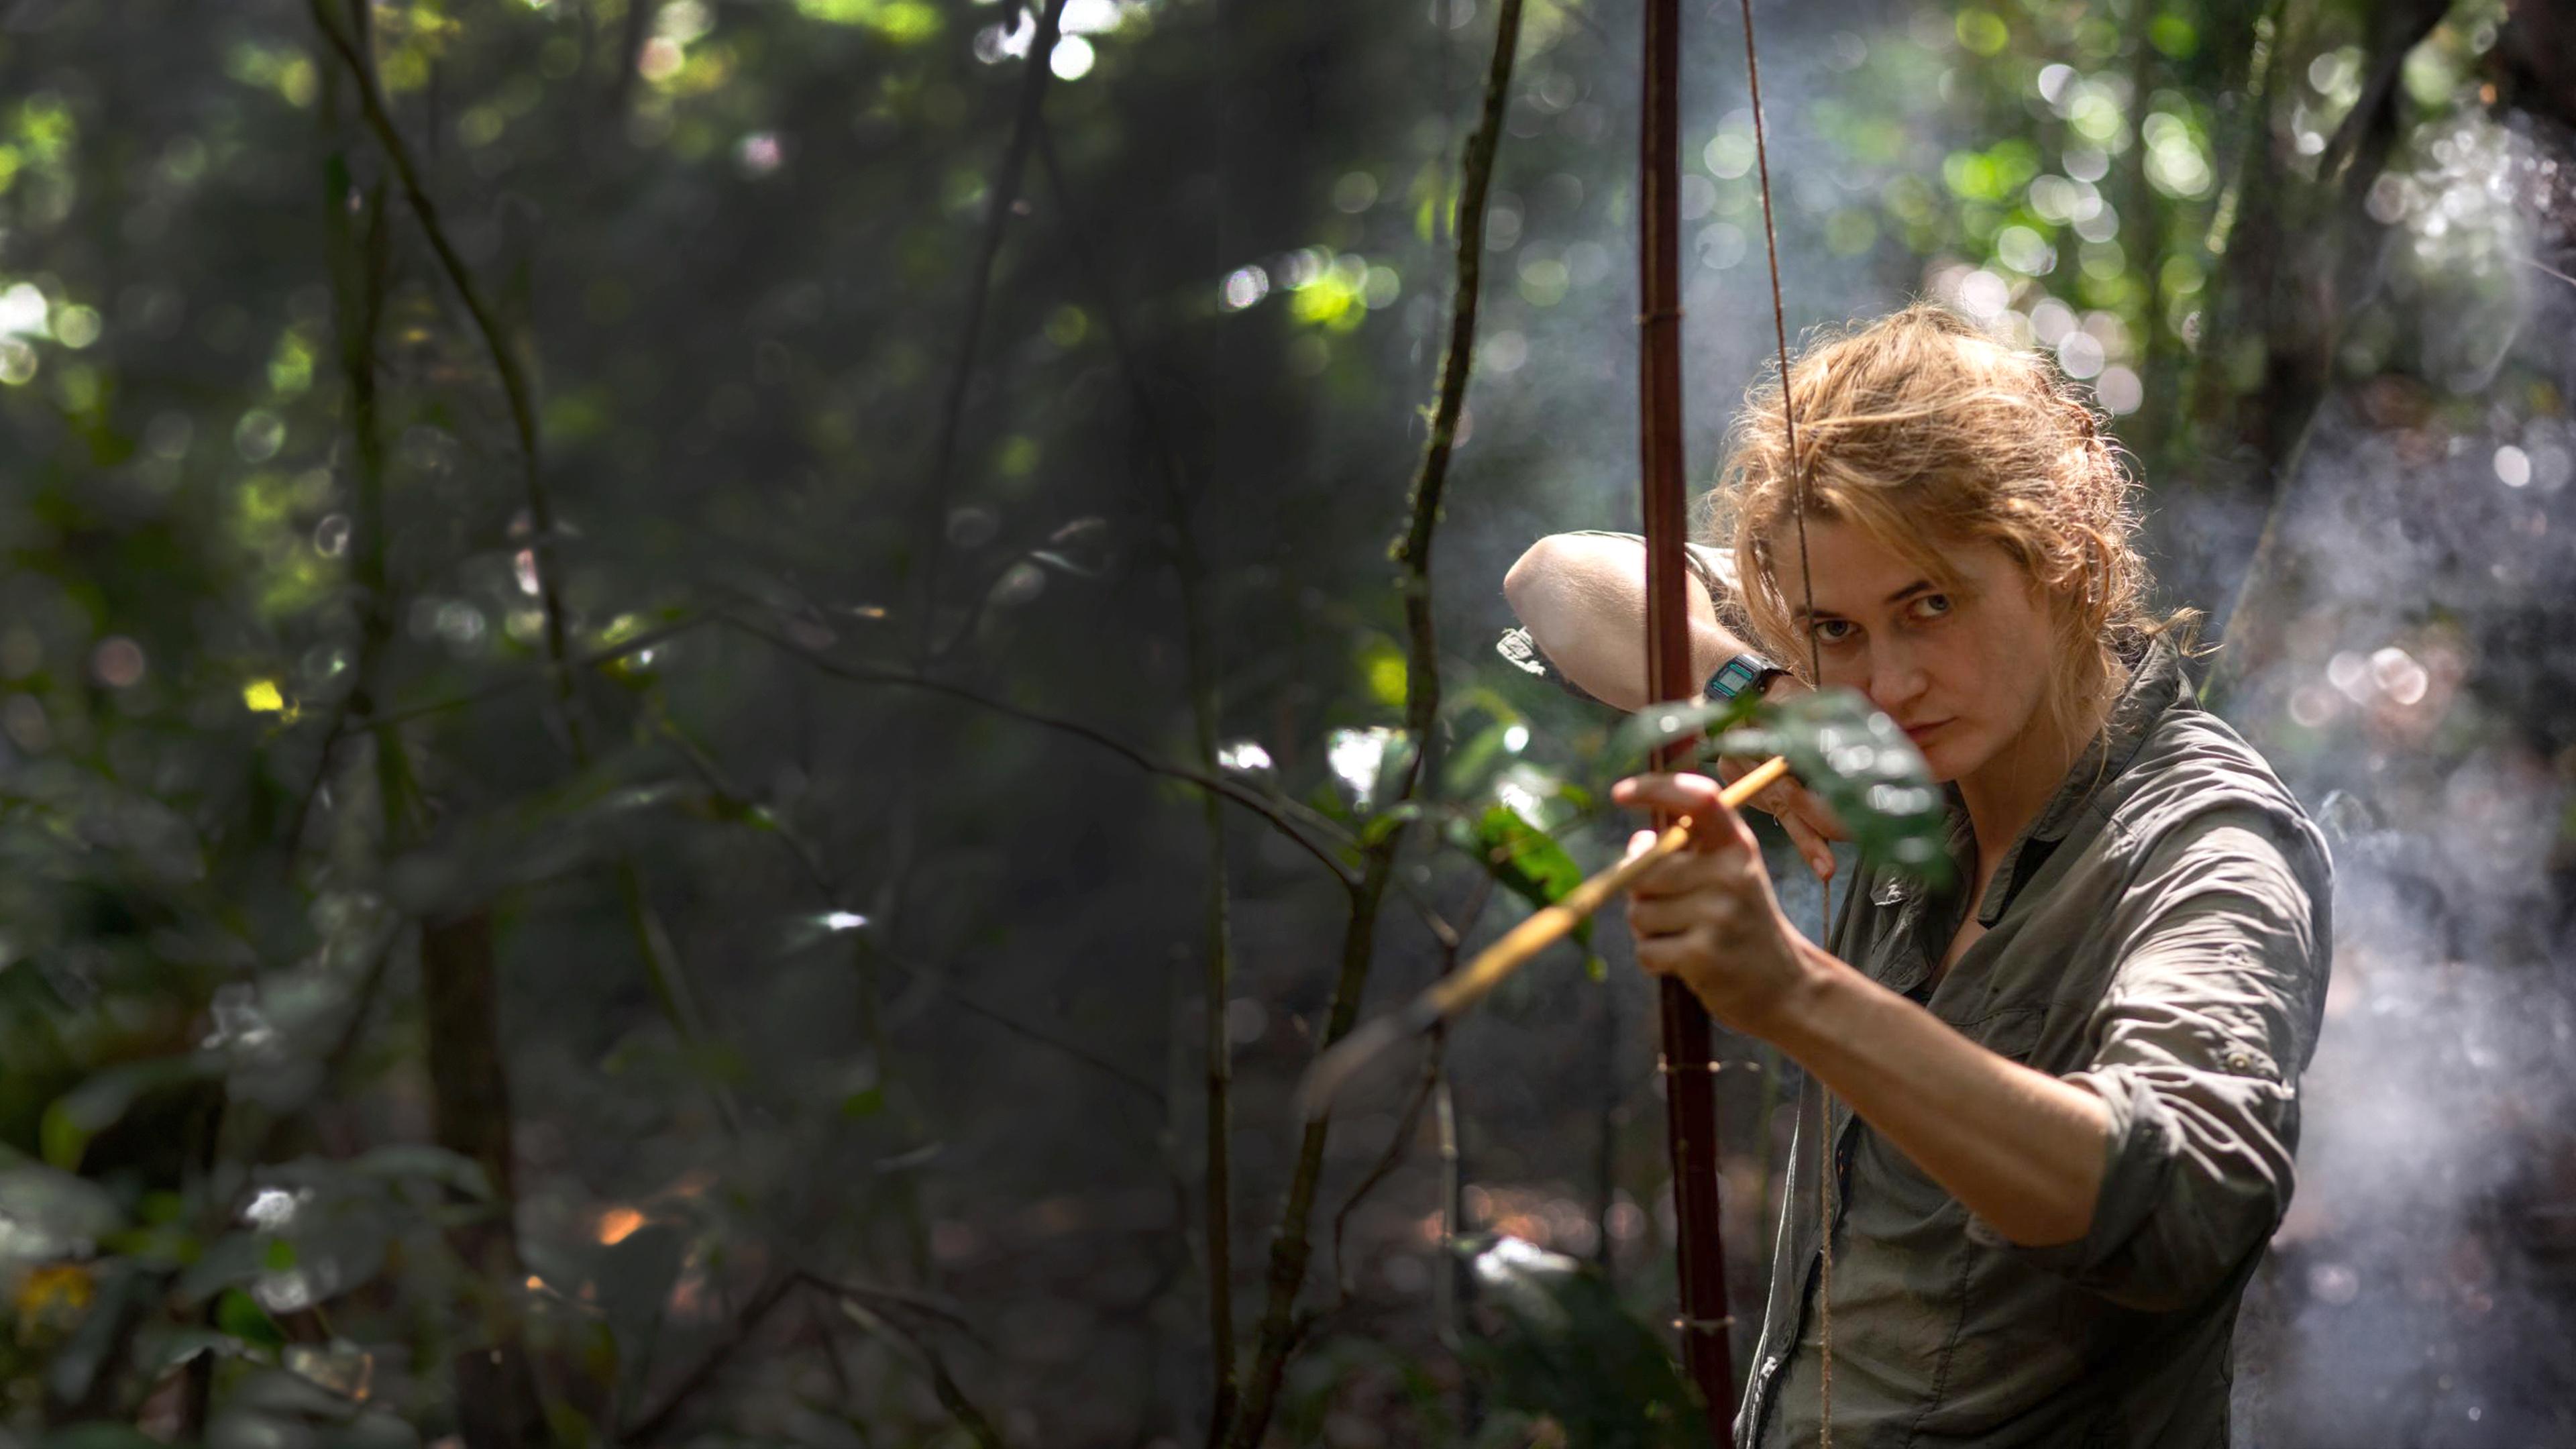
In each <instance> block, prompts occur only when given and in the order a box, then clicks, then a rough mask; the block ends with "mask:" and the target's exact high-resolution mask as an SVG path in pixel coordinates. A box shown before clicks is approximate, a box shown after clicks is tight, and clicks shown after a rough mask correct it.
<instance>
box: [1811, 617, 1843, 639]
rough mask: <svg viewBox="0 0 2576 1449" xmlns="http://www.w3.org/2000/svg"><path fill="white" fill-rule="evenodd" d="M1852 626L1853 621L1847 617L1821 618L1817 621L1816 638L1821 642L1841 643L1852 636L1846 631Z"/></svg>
mask: <svg viewBox="0 0 2576 1449" xmlns="http://www.w3.org/2000/svg"><path fill="white" fill-rule="evenodd" d="M1850 628H1851V622H1850V621H1849V620H1847V619H1819V620H1817V621H1816V638H1817V640H1818V641H1819V642H1821V643H1825V644H1840V643H1843V642H1845V641H1847V640H1849V639H1850V638H1851V635H1850V634H1849V633H1848V632H1846V631H1848V630H1849V629H1850Z"/></svg>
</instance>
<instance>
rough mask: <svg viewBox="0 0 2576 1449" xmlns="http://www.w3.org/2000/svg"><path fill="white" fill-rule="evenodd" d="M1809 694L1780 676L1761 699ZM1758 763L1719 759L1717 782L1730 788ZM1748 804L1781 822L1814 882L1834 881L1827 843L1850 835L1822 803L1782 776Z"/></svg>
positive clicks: (1732, 757)
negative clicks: (1729, 785) (1721, 781)
mask: <svg viewBox="0 0 2576 1449" xmlns="http://www.w3.org/2000/svg"><path fill="white" fill-rule="evenodd" d="M1808 692H1809V691H1808V689H1807V686H1806V685H1804V684H1801V683H1799V682H1798V681H1797V680H1796V679H1795V678H1793V677H1791V676H1789V675H1786V674H1782V675H1777V676H1774V677H1773V679H1772V680H1771V683H1770V684H1769V685H1768V686H1766V687H1765V688H1764V689H1763V691H1762V697H1763V699H1765V700H1766V701H1769V702H1771V703H1774V704H1776V703H1778V702H1779V701H1781V700H1784V699H1788V698H1791V697H1792V696H1795V695H1800V694H1805V693H1808ZM1761 763H1762V762H1761V761H1760V760H1754V759H1746V758H1744V757H1742V756H1739V755H1721V756H1719V757H1718V761H1717V774H1718V778H1719V779H1721V780H1724V781H1726V782H1727V783H1729V784H1732V783H1734V782H1735V781H1736V780H1737V779H1740V778H1741V777H1743V776H1744V775H1746V774H1748V773H1750V772H1751V771H1752V770H1753V768H1754V767H1755V766H1757V765H1759V764H1761ZM1747 803H1749V804H1750V805H1752V807H1753V808H1754V809H1756V810H1763V811H1768V812H1769V813H1770V815H1771V817H1772V818H1773V819H1775V820H1777V821H1779V822H1780V828H1781V829H1783V830H1785V831H1787V832H1788V833H1789V843H1790V844H1792V845H1794V846H1796V847H1797V848H1798V854H1799V855H1800V856H1802V857H1804V858H1805V859H1806V862H1807V869H1809V870H1811V871H1814V872H1815V874H1816V879H1818V880H1831V879H1833V874H1834V852H1833V849H1832V847H1831V846H1830V845H1828V844H1827V842H1828V841H1835V840H1849V839H1851V832H1850V831H1849V830H1847V829H1845V828H1844V827H1843V823H1842V822H1841V821H1840V820H1837V819H1835V818H1834V812H1833V811H1831V810H1828V809H1826V808H1825V802H1824V801H1822V800H1820V799H1818V798H1816V796H1815V794H1814V793H1813V792H1812V791H1810V790H1808V789H1807V787H1806V786H1804V785H1801V784H1799V783H1798V781H1797V779H1796V778H1795V777H1793V776H1783V777H1782V778H1781V780H1780V782H1779V783H1778V784H1776V785H1773V786H1772V787H1771V788H1769V789H1767V790H1765V791H1763V792H1762V793H1761V794H1759V795H1756V796H1754V797H1753V798H1752V800H1750V801H1749V802H1747Z"/></svg>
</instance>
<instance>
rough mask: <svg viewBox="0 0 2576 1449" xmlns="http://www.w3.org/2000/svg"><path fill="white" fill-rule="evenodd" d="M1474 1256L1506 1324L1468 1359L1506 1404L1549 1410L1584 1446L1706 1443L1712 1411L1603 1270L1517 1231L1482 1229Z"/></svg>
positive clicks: (1466, 1253)
mask: <svg viewBox="0 0 2576 1449" xmlns="http://www.w3.org/2000/svg"><path fill="white" fill-rule="evenodd" d="M1453 1251H1455V1252H1457V1253H1458V1254H1459V1255H1460V1256H1462V1257H1464V1258H1466V1259H1467V1261H1468V1263H1469V1264H1470V1266H1471V1268H1472V1270H1473V1273H1474V1277H1475V1281H1476V1296H1477V1300H1478V1301H1479V1302H1480V1303H1483V1304H1487V1305H1490V1306H1491V1307H1492V1308H1494V1309H1495V1310H1496V1311H1497V1313H1498V1316H1499V1317H1500V1318H1501V1320H1502V1328H1501V1331H1500V1332H1499V1333H1497V1334H1495V1335H1494V1336H1492V1337H1490V1338H1479V1339H1470V1340H1468V1341H1467V1342H1466V1343H1464V1344H1463V1345H1462V1346H1461V1353H1460V1357H1461V1358H1463V1359H1464V1360H1465V1361H1466V1364H1467V1367H1468V1370H1469V1372H1471V1373H1473V1374H1474V1375H1475V1376H1476V1377H1477V1378H1478V1379H1480V1380H1481V1381H1482V1382H1483V1383H1484V1385H1485V1388H1486V1392H1487V1393H1488V1394H1489V1395H1490V1396H1491V1399H1492V1402H1493V1403H1494V1404H1495V1405H1496V1406H1497V1407H1500V1408H1505V1409H1512V1410H1517V1411H1520V1412H1523V1413H1531V1414H1544V1415H1546V1416H1547V1417H1549V1418H1551V1419H1554V1420H1555V1421H1556V1422H1557V1423H1558V1424H1559V1425H1561V1426H1562V1427H1563V1429H1564V1430H1565V1441H1564V1442H1567V1443H1571V1444H1580V1445H1584V1446H1586V1449H1683V1446H1691V1449H1702V1446H1705V1445H1707V1444H1708V1443H1709V1428H1708V1411H1707V1406H1706V1402H1705V1401H1704V1400H1703V1399H1702V1398H1701V1396H1700V1393H1699V1389H1698V1387H1697V1386H1696V1385H1694V1384H1692V1383H1691V1381H1690V1379H1689V1378H1688V1376H1686V1375H1685V1374H1684V1373H1683V1372H1682V1370H1681V1367H1680V1365H1678V1364H1677V1363H1675V1362H1674V1361H1673V1357H1672V1354H1671V1352H1670V1351H1669V1350H1667V1349H1666V1348H1665V1347H1664V1338H1663V1335H1662V1334H1661V1333H1659V1332H1657V1331H1656V1330H1654V1329H1652V1328H1649V1327H1648V1326H1647V1325H1646V1324H1645V1323H1644V1322H1643V1321H1641V1320H1639V1319H1638V1318H1637V1317H1635V1316H1634V1315H1632V1314H1630V1313H1629V1312H1628V1310H1627V1309H1626V1308H1625V1307H1624V1306H1622V1305H1621V1304H1620V1302H1619V1295H1618V1294H1617V1292H1616V1291H1615V1290H1613V1289H1612V1288H1611V1286H1610V1283H1609V1280H1608V1279H1606V1278H1604V1277H1603V1276H1602V1275H1601V1272H1600V1270H1598V1269H1596V1268H1594V1267H1592V1266H1591V1265H1589V1264H1586V1263H1581V1262H1577V1261H1576V1260H1574V1259H1572V1258H1568V1257H1565V1256H1564V1255H1562V1254H1558V1253H1550V1252H1547V1251H1545V1250H1543V1249H1541V1248H1539V1247H1537V1246H1535V1245H1533V1244H1530V1243H1527V1242H1524V1241H1522V1240H1521V1239H1519V1238H1511V1237H1501V1238H1498V1237H1495V1236H1493V1235H1490V1234H1479V1235H1476V1236H1473V1237H1466V1238H1461V1239H1459V1240H1458V1241H1457V1243H1456V1244H1454V1245H1453Z"/></svg>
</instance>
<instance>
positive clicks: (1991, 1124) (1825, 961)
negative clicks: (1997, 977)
mask: <svg viewBox="0 0 2576 1449" xmlns="http://www.w3.org/2000/svg"><path fill="white" fill-rule="evenodd" d="M1800 946H1801V948H1802V949H1803V950H1804V951H1806V952H1809V953H1812V955H1811V958H1810V963H1809V964H1810V965H1811V967H1812V968H1813V969H1812V970H1811V971H1810V972H1809V973H1808V982H1807V985H1806V986H1804V987H1803V988H1801V989H1800V990H1799V991H1798V992H1797V993H1796V994H1795V996H1794V998H1793V999H1792V1000H1791V1001H1789V1002H1788V1003H1787V1004H1785V1005H1784V1006H1783V1008H1782V1009H1781V1011H1780V1013H1779V1014H1778V1017H1777V1019H1776V1021H1775V1022H1773V1023H1766V1030H1765V1032H1764V1035H1766V1036H1768V1037H1770V1039H1771V1040H1772V1041H1773V1043H1774V1044H1776V1045H1778V1046H1779V1047H1780V1049H1781V1050H1783V1051H1785V1052H1787V1053H1788V1054H1789V1055H1790V1056H1791V1057H1792V1058H1793V1059H1795V1060H1796V1061H1797V1062H1798V1064H1799V1065H1801V1066H1803V1067H1805V1068H1806V1069H1807V1070H1808V1071H1809V1072H1811V1073H1813V1074H1814V1075H1815V1076H1816V1078H1817V1079H1818V1080H1819V1081H1822V1082H1823V1083H1824V1084H1825V1085H1826V1086H1827V1087H1830V1088H1831V1089H1832V1090H1833V1091H1834V1092H1835V1093H1836V1094H1837V1095H1839V1096H1840V1097H1841V1098H1842V1099H1843V1100H1844V1101H1846V1102H1848V1103H1850V1104H1851V1107H1852V1110H1853V1111H1854V1112H1856V1113H1858V1114H1859V1115H1860V1116H1861V1118H1862V1119H1863V1120H1864V1121H1866V1122H1868V1123H1869V1124H1870V1126H1872V1127H1873V1128H1876V1129H1877V1131H1878V1132H1879V1134H1880V1135H1881V1136H1883V1137H1885V1138H1887V1140H1888V1141H1890V1142H1892V1143H1894V1144H1895V1145H1896V1147H1897V1148H1898V1149H1899V1150H1901V1151H1902V1152H1904V1154H1905V1155H1906V1156H1907V1157H1909V1158H1911V1159H1913V1161H1914V1164H1915V1165H1916V1166H1917V1167H1920V1168H1922V1169H1923V1171H1924V1172H1926V1173H1928V1174H1930V1176H1931V1177H1932V1179H1933V1180H1934V1181H1935V1182H1938V1183H1940V1184H1941V1185H1942V1186H1943V1187H1945V1188H1947V1189H1949V1191H1950V1195H1951V1196H1953V1197H1955V1198H1957V1199H1958V1200H1959V1201H1960V1202H1961V1203H1963V1204H1965V1205H1966V1207H1967V1208H1968V1210H1969V1211H1970V1212H1972V1213H1975V1214H1976V1215H1977V1216H1978V1217H1980V1218H1982V1219H1984V1220H1985V1221H1986V1222H1987V1223H1988V1224H1990V1225H1992V1226H1993V1227H1994V1229H1995V1230H1996V1231H1997V1232H1999V1233H2001V1234H2003V1235H2004V1237H2006V1238H2007V1239H2010V1240H2011V1241H2013V1242H2015V1243H2019V1244H2022V1245H2024V1246H2027V1247H2044V1246H2047V1245H2049V1244H2053V1243H2064V1242H2072V1241H2074V1240H2075V1239H2077V1238H2080V1237H2082V1236H2083V1235H2084V1233H2085V1231H2086V1230H2087V1229H2088V1228H2090V1227H2091V1226H2092V1222H2093V1209H2094V1204H2095V1202H2096V1201H2097V1200H2098V1199H2099V1198H2100V1196H2101V1191H2102V1174H2103V1170H2104V1167H2105V1165H2106V1157H2107V1154H2108V1151H2109V1146H2110V1134H2111V1118H2110V1113H2109V1110H2108V1109H2107V1108H2105V1107H2104V1106H2103V1105H2102V1102H2101V1099H2100V1098H2098V1097H2096V1096H2094V1095H2093V1094H2092V1093H2090V1092H2087V1091H2085V1090H2084V1089H2083V1088H2081V1087H2078V1086H2075V1085H2073V1084H2071V1083H2068V1082H2062V1081H2059V1080H2058V1079H2057V1078H2055V1077H2052V1076H2049V1075H2048V1074H2046V1073H2044V1072H2038V1071H2033V1070H2032V1069H2030V1068H2029V1067H2025V1066H2023V1065H2021V1064H2020V1063H2018V1062H2014V1061H2010V1060H2007V1059H2006V1058H2004V1057H2002V1056H1998V1055H1997V1054H1995V1053H1994V1052H1991V1051H1989V1050H1987V1049H1986V1048H1984V1047H1982V1046H1979V1045H1977V1044H1976V1043H1975V1042H1972V1041H1970V1040H1968V1039H1967V1038H1966V1037H1964V1036H1961V1035H1960V1034H1959V1033H1958V1032H1957V1031H1955V1030H1953V1029H1952V1028H1951V1027H1950V1026H1949V1025H1948V1024H1947V1023H1945V1022H1943V1021H1942V1020H1941V1019H1940V1018H1938V1017H1936V1016H1934V1015H1933V1014H1932V1013H1931V1012H1929V1011H1927V1010H1925V1009H1924V1008H1923V1007H1921V1006H1918V1005H1916V1004H1915V1003H1914V1002H1912V1001H1909V1000H1907V999H1906V998H1904V997H1902V996H1899V995H1898V994H1896V993H1895V992H1893V991H1890V990H1888V989H1887V988H1886V987H1884V986H1881V985H1879V984H1878V983H1877V982H1875V981H1872V980H1870V979H1869V978H1868V977H1866V976H1864V975H1862V974H1861V973H1860V972H1858V971H1855V970H1853V969H1852V968H1851V967H1849V966H1847V965H1845V964H1843V963H1842V962H1840V961H1837V960H1835V959H1834V958H1832V957H1831V956H1828V955H1826V954H1825V953H1824V952H1823V950H1821V949H1820V948H1818V947H1816V946H1815V945H1814V944H1813V943H1810V942H1803V941H1802V942H1801V943H1800Z"/></svg>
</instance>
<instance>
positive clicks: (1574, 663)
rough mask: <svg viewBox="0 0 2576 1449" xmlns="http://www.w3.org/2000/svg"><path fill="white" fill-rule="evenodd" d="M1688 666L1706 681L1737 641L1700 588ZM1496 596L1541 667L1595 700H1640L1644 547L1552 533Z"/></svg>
mask: <svg viewBox="0 0 2576 1449" xmlns="http://www.w3.org/2000/svg"><path fill="white" fill-rule="evenodd" d="M1688 593H1689V596H1690V613H1691V667H1692V668H1693V670H1695V671H1696V672H1697V674H1698V676H1699V677H1700V678H1702V679H1706V678H1707V677H1708V676H1709V675H1711V674H1714V673H1716V672H1717V670H1718V667H1719V666H1721V665H1723V664H1724V663H1726V661H1727V660H1728V659H1730V658H1732V657H1734V655H1735V654H1736V653H1737V652H1738V651H1739V650H1741V649H1743V648H1744V647H1745V645H1744V642H1743V641H1742V640H1740V639H1738V638H1736V637H1735V635H1733V634H1731V633H1729V632H1728V631H1727V629H1726V627H1725V626H1724V625H1722V624H1720V623H1719V622H1718V621H1717V609H1716V606H1715V605H1713V604H1712V603H1711V602H1710V601H1709V597H1708V593H1707V591H1706V590H1705V589H1702V588H1697V587H1694V588H1692V589H1690V590H1689V591H1688ZM1503 597H1504V599H1505V600H1507V601H1508V602H1509V603H1510V604H1511V606H1512V612H1513V613H1515V614H1517V615H1519V616H1520V621H1521V623H1522V625H1523V626H1525V627H1526V628H1527V629H1528V630H1529V632H1530V638H1531V640H1532V641H1533V642H1534V643H1536V644H1537V645H1538V647H1539V650H1540V652H1541V653H1544V654H1545V655H1546V656H1547V658H1548V662H1549V663H1551V664H1554V665H1555V666H1556V668H1557V670H1558V671H1559V672H1561V673H1562V674H1564V675H1565V677H1566V678H1568V679H1570V680H1573V681H1574V682H1575V683H1576V684H1579V685H1581V686H1582V687H1583V688H1584V689H1585V690H1587V691H1589V692H1590V693H1591V694H1592V695H1593V696H1594V697H1595V698H1597V699H1599V700H1600V701H1601V702H1602V703H1604V704H1608V705H1611V706H1613V707H1615V708H1618V709H1642V708H1644V707H1645V706H1646V704H1647V703H1648V700H1647V698H1646V546H1645V543H1644V541H1643V540H1641V539H1637V538H1633V537H1628V536H1625V535H1619V534H1595V533H1552V534H1549V535H1548V536H1547V537H1545V538H1542V539H1540V540H1539V541H1538V542H1536V543H1534V544H1531V545H1530V546H1529V551H1528V552H1526V553H1524V554H1522V555H1521V556H1520V559H1519V561H1518V562H1516V563H1514V564H1513V565H1512V568H1511V572H1510V573H1508V574H1505V575H1504V576H1503Z"/></svg>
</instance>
